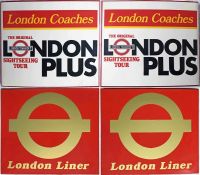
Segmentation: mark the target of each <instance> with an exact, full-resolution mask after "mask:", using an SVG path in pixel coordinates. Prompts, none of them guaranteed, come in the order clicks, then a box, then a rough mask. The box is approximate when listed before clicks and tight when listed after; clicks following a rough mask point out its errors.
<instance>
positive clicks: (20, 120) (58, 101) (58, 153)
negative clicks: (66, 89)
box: [9, 92, 90, 159]
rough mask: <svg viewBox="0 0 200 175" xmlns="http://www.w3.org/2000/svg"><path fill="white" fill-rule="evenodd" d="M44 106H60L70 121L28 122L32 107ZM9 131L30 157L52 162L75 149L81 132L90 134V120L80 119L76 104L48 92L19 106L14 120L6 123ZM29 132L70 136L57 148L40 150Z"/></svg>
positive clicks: (39, 120)
mask: <svg viewBox="0 0 200 175" xmlns="http://www.w3.org/2000/svg"><path fill="white" fill-rule="evenodd" d="M45 104H53V105H57V106H59V107H61V108H62V109H64V110H65V111H66V113H67V114H68V116H69V118H70V119H29V117H30V115H31V113H32V112H33V111H34V110H35V109H36V108H38V107H39V106H41V105H45ZM47 110H48V109H47ZM9 130H10V132H17V135H18V138H19V140H20V142H21V144H22V145H23V146H24V148H25V149H26V150H27V151H28V152H30V153H31V154H33V155H35V156H37V157H40V158H44V159H55V158H59V157H62V156H64V155H66V154H68V153H69V152H71V151H72V150H73V149H74V148H75V147H76V146H77V144H78V142H79V140H80V138H81V135H82V132H90V121H89V120H83V119H82V117H81V113H80V111H79V109H78V108H77V106H76V104H75V103H73V102H72V101H71V100H70V99H69V98H67V97H66V96H64V95H61V94H58V93H51V92H49V93H41V94H38V95H35V96H33V97H32V98H30V99H29V100H27V101H26V102H25V103H24V105H23V106H22V107H21V109H20V111H19V113H18V116H17V119H13V120H10V121H9ZM29 132H58V133H59V132H70V134H69V136H68V137H67V138H66V140H65V141H64V142H63V143H61V144H60V145H57V146H55V147H44V146H41V145H39V144H38V143H36V142H35V141H34V140H33V139H32V138H31V136H30V134H29Z"/></svg>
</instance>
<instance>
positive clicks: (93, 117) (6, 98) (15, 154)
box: [1, 88, 99, 174]
mask: <svg viewBox="0 0 200 175" xmlns="http://www.w3.org/2000/svg"><path fill="white" fill-rule="evenodd" d="M43 92H55V93H59V94H63V95H65V96H66V97H68V98H70V99H71V100H72V101H73V102H74V103H75V104H76V105H77V107H78V108H79V111H80V112H81V115H82V118H84V119H89V120H90V126H91V132H90V133H83V134H82V137H81V139H80V141H79V143H78V145H77V146H76V147H75V148H74V149H73V150H72V151H71V152H70V153H68V154H67V155H65V156H63V157H60V158H57V159H53V160H51V159H50V160H47V159H41V158H38V157H36V156H34V155H32V154H30V153H29V152H27V151H26V150H25V149H24V147H23V146H22V145H21V143H20V142H19V140H18V137H17V133H16V132H8V131H9V130H8V122H9V119H15V118H16V117H17V114H18V112H19V109H20V108H21V107H22V105H23V104H24V103H25V102H26V100H28V99H29V98H31V97H32V96H34V95H36V94H39V93H43ZM98 103H99V102H98V89H84V88H83V89H62V88H57V89H11V90H2V157H1V158H2V165H1V167H2V173H8V174H13V173H15V174H34V173H35V174H36V173H37V174H62V173H63V174H66V173H67V174H98V159H99V156H98V152H99V150H98V146H99V145H98V144H99V136H98ZM43 116H46V117H43ZM30 118H48V119H51V118H52V119H55V118H59V119H65V118H68V117H67V116H66V112H65V111H63V109H61V108H60V107H58V106H55V105H49V104H47V105H43V106H40V107H38V108H37V109H36V110H34V111H33V113H32V114H31V117H30ZM22 127H23V126H22ZM67 135H68V133H32V134H31V136H32V138H33V140H34V141H36V142H37V143H38V144H40V145H43V146H50V147H52V146H56V145H58V144H61V143H62V142H63V141H64V140H65V139H66V138H67ZM10 160H12V161H13V162H15V163H17V162H20V163H33V162H34V161H38V163H40V162H41V163H52V164H53V165H52V167H55V165H56V162H57V161H62V162H64V163H65V162H66V161H69V163H76V164H79V163H89V164H90V166H89V168H88V170H55V168H54V169H53V170H9V169H7V166H8V161H10Z"/></svg>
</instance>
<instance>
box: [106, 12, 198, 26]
mask: <svg viewBox="0 0 200 175" xmlns="http://www.w3.org/2000/svg"><path fill="white" fill-rule="evenodd" d="M111 13H115V15H114V16H116V17H117V16H132V15H133V14H134V13H137V16H148V17H149V20H148V22H147V23H144V22H138V23H137V22H120V23H116V22H115V23H109V19H110V15H111ZM155 13H160V14H161V15H160V16H171V17H174V16H177V15H178V14H180V15H181V16H182V17H193V19H194V21H193V22H192V23H172V22H171V23H170V22H169V23H159V22H158V23H154V22H153V21H152V20H151V18H152V16H153V15H154V14H155ZM113 19H114V18H113ZM104 25H105V26H163V27H165V26H167V27H197V12H196V11H189V10H148V9H142V10H125V9H122V10H120V9H118V10H105V24H104Z"/></svg>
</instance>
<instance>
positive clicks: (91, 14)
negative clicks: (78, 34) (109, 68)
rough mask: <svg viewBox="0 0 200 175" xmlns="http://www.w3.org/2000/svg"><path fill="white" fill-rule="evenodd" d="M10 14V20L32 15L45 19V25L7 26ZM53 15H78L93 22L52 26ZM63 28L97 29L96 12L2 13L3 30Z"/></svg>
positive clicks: (37, 11)
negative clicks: (91, 19)
mask: <svg viewBox="0 0 200 175" xmlns="http://www.w3.org/2000/svg"><path fill="white" fill-rule="evenodd" d="M11 14H12V16H13V17H12V19H15V18H18V17H20V18H24V17H26V18H29V17H31V16H32V15H33V14H36V15H35V16H36V17H45V18H46V19H47V20H46V22H47V23H46V24H7V22H8V19H9V15H11ZM53 14H58V15H59V16H60V17H64V18H65V17H70V18H71V17H74V16H75V17H76V15H77V14H80V16H82V17H88V18H89V17H93V18H94V21H93V22H92V23H91V24H88V23H87V24H80V23H77V24H52V23H50V17H51V16H52V15H53ZM55 27H56V28H63V27H81V28H84V27H86V28H87V27H97V10H31V11H26V10H24V11H22V10H20V11H4V12H3V28H55Z"/></svg>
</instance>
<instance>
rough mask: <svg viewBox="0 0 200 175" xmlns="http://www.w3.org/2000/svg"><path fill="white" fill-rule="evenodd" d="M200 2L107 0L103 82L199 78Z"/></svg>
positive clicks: (136, 83) (144, 83) (179, 81)
mask: <svg viewBox="0 0 200 175" xmlns="http://www.w3.org/2000/svg"><path fill="white" fill-rule="evenodd" d="M197 17H198V3H194V2H158V1H156V2H155V1H154V2H152V1H151V2H150V1H143V2H142V1H132V2H131V1H123V2H122V1H121V2H120V1H117V2H103V23H102V25H103V29H102V38H103V39H102V43H103V47H102V79H101V82H102V86H179V85H198V84H199V53H198V52H199V51H198V50H199V49H198V48H199V41H198V38H199V35H198V18H197Z"/></svg>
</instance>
